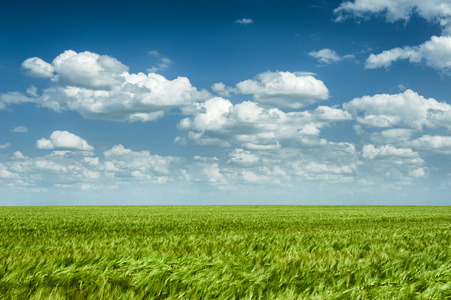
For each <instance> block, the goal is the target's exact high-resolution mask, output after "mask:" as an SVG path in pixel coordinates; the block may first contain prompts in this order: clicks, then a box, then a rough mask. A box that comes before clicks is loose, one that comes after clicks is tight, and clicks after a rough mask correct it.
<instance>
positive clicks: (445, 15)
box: [334, 0, 451, 30]
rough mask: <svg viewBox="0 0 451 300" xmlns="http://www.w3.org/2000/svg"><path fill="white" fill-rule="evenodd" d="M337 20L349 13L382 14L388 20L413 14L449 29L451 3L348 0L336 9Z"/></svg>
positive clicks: (356, 14) (408, 0)
mask: <svg viewBox="0 0 451 300" xmlns="http://www.w3.org/2000/svg"><path fill="white" fill-rule="evenodd" d="M334 12H335V14H337V18H336V21H342V20H343V19H345V18H346V17H347V16H349V15H353V16H357V17H366V16H368V15H369V14H382V15H385V16H386V19H387V21H388V22H395V21H397V20H409V19H410V18H411V16H412V15H413V14H417V15H419V16H420V17H422V18H424V19H426V20H428V21H431V22H438V23H440V25H441V26H442V27H443V28H444V29H445V30H448V29H449V25H451V24H450V20H451V3H450V2H449V0H428V1H424V0H396V1H387V0H355V1H354V2H351V1H346V2H343V3H341V4H340V6H339V7H338V8H336V9H335V10H334Z"/></svg>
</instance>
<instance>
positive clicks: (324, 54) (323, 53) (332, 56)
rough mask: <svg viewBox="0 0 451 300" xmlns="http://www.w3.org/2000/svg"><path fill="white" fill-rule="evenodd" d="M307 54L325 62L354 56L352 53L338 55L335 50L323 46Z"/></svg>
mask: <svg viewBox="0 0 451 300" xmlns="http://www.w3.org/2000/svg"><path fill="white" fill-rule="evenodd" d="M308 55H309V56H311V57H314V58H316V59H317V60H318V61H319V62H322V63H325V64H331V63H335V62H339V61H340V60H343V59H347V58H354V56H353V55H344V56H339V55H338V54H337V52H335V51H334V50H331V49H329V48H324V49H321V50H319V51H311V52H309V53H308Z"/></svg>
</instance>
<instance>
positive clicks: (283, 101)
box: [213, 72, 329, 109]
mask: <svg viewBox="0 0 451 300" xmlns="http://www.w3.org/2000/svg"><path fill="white" fill-rule="evenodd" d="M213 89H214V90H216V91H220V92H228V93H230V92H232V91H233V92H234V93H236V94H251V95H253V98H254V101H255V102H258V103H260V104H264V105H268V106H272V107H279V108H288V109H299V108H302V107H305V106H308V105H311V104H314V103H317V102H319V101H322V100H327V99H328V98H329V90H328V89H327V87H326V85H325V84H324V83H323V82H322V81H321V80H318V79H316V78H315V77H313V76H312V75H306V74H303V73H291V72H264V73H260V74H258V75H257V76H256V77H255V78H254V79H248V80H244V81H241V82H239V83H238V84H237V85H236V87H235V88H227V87H225V86H224V85H222V84H221V83H218V84H215V85H214V86H213Z"/></svg>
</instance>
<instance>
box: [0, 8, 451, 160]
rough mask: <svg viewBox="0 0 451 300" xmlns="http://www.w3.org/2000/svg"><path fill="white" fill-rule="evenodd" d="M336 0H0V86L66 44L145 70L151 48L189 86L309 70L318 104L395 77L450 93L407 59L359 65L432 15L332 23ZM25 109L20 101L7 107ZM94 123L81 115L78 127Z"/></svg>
mask: <svg viewBox="0 0 451 300" xmlns="http://www.w3.org/2000/svg"><path fill="white" fill-rule="evenodd" d="M341 2H342V1H315V0H307V1H293V0H290V1H286V0H283V1H268V0H265V1H253V0H249V1H243V0H241V1H223V0H219V1H199V0H197V1H176V0H170V1H127V2H125V1H75V2H73V1H25V0H18V1H5V2H4V3H2V9H1V11H0V81H1V85H0V92H9V91H16V90H22V91H24V90H25V89H26V88H27V87H29V86H30V85H31V84H34V85H36V86H37V87H40V83H41V84H42V87H46V85H47V80H45V79H44V80H43V79H36V78H29V77H26V76H24V71H23V70H21V68H20V65H21V63H22V62H23V61H24V60H25V59H27V58H29V57H34V56H37V57H40V58H42V59H44V60H45V61H48V62H51V61H52V60H53V59H54V58H55V57H56V56H57V55H59V54H60V53H62V52H63V51H65V50H68V49H71V50H74V51H77V52H82V51H91V52H94V53H99V54H105V55H110V56H112V57H115V58H116V59H118V60H119V61H121V62H122V63H124V64H126V65H127V66H129V67H130V72H133V73H137V72H146V69H148V68H150V67H152V66H153V65H155V64H156V63H157V62H156V59H155V58H154V57H151V56H150V55H149V54H148V51H151V50H158V51H159V52H160V53H161V54H162V55H164V56H165V57H168V58H170V59H171V60H172V61H173V62H174V63H173V64H172V65H171V66H170V67H169V68H168V69H166V70H161V71H159V73H161V74H162V75H164V76H165V77H167V78H168V79H173V78H176V77H177V76H186V77H188V78H189V79H190V81H191V82H192V84H193V85H194V86H196V87H198V88H204V89H207V90H209V88H210V86H211V85H212V84H213V83H215V82H223V83H225V84H227V85H232V86H233V85H234V84H236V83H237V82H239V81H242V80H245V79H248V78H252V77H254V76H255V75H256V74H259V73H261V72H264V71H268V70H269V71H277V70H280V71H290V72H295V71H305V72H314V73H316V74H317V76H316V77H317V78H318V79H320V80H322V81H323V82H324V83H325V84H326V85H327V87H328V88H329V90H330V93H331V98H330V100H329V101H328V103H327V105H335V104H341V103H343V102H346V101H349V100H351V99H353V98H354V97H361V96H363V95H372V94H376V93H396V92H399V89H398V88H397V87H398V85H399V84H403V83H404V82H409V83H410V84H412V85H413V86H414V87H415V91H417V92H419V93H420V94H424V95H427V96H428V97H434V98H436V99H443V98H444V97H445V96H446V95H447V94H448V93H449V92H450V89H444V88H443V81H442V78H441V76H440V74H437V72H435V71H434V70H431V69H429V68H418V67H416V66H412V65H411V64H409V63H407V62H400V63H398V64H400V65H402V67H398V68H397V70H393V71H392V72H387V71H386V70H385V69H377V70H371V71H369V72H362V69H363V62H364V60H365V59H366V58H367V57H368V55H369V50H370V49H371V51H373V52H380V51H382V50H384V49H391V48H394V47H398V46H401V45H400V41H402V45H418V44H421V43H422V42H424V41H426V40H428V39H429V38H430V36H431V35H433V34H439V33H440V27H439V26H438V25H437V24H428V23H427V21H425V20H423V19H420V18H415V17H413V18H412V19H411V20H410V21H409V22H408V23H406V22H402V21H397V22H395V23H388V24H387V23H385V22H384V21H383V18H382V17H380V18H377V17H376V18H371V19H369V20H365V21H361V20H360V21H358V22H355V21H353V20H349V21H346V22H341V23H337V22H334V21H333V18H334V14H333V9H335V8H337V7H338V6H339V4H340V3H341ZM242 18H250V19H253V20H254V23H253V24H249V25H245V26H243V25H239V24H237V23H236V22H235V21H236V20H239V19H242ZM323 48H331V49H334V50H335V51H336V52H337V53H338V54H340V55H345V54H352V55H355V57H356V59H357V60H359V61H360V63H359V64H354V63H348V64H347V65H346V67H345V68H343V64H344V63H345V62H342V63H338V64H333V65H330V66H327V67H325V66H324V65H321V64H318V62H317V61H316V60H315V59H313V58H312V57H309V56H308V55H307V54H308V53H309V52H310V51H313V50H320V49H323ZM406 69H407V70H406ZM400 74H402V76H401V75H400ZM419 74H421V76H418V75H419ZM437 87H439V88H437ZM251 99H252V96H251V95H239V96H233V95H232V96H231V100H232V101H234V102H235V103H236V102H241V101H243V100H251ZM27 108H28V107H27V106H26V105H25V106H24V107H14V110H16V111H17V110H26V109H27ZM32 113H33V114H36V111H35V110H34V109H33V112H32ZM40 113H42V114H44V115H45V117H43V118H41V119H47V120H48V122H50V123H52V124H56V125H57V124H58V123H59V122H60V123H64V126H65V127H66V128H68V129H71V126H70V120H73V122H74V123H75V124H76V126H78V127H80V126H82V124H80V122H79V121H80V119H82V117H81V116H77V114H76V113H73V112H65V113H63V114H62V115H59V114H54V113H52V112H49V111H47V110H41V111H40ZM66 114H70V115H71V117H69V118H67V117H66ZM18 115H20V114H18ZM23 115H27V112H26V111H25V112H24V114H23ZM14 118H17V115H15V116H14ZM37 118H39V117H37ZM16 120H17V119H16ZM68 121H69V122H68ZM165 122H168V124H167V125H168V126H170V127H171V128H170V129H171V130H173V129H174V122H172V121H171V120H168V119H163V120H159V121H158V126H157V127H158V128H159V129H158V130H159V131H158V132H157V133H156V134H158V133H161V128H165ZM18 123H20V122H18ZM102 123H103V121H100V122H99V121H97V120H84V124H85V126H86V128H89V127H93V126H102ZM74 126H75V125H74ZM108 126H110V128H111V126H112V127H114V126H117V129H116V130H126V129H129V130H132V131H136V130H138V131H139V130H140V128H141V127H144V128H145V130H146V134H147V135H149V133H151V132H152V129H155V127H156V126H155V124H154V123H150V124H129V125H128V126H126V127H125V128H124V127H123V126H122V125H118V124H108ZM48 130H49V131H50V130H53V128H52V129H51V128H49V129H48ZM87 131H88V130H87ZM50 132H51V131H50ZM111 132H115V130H111ZM116 132H117V131H116ZM159 135H162V134H159ZM163 135H164V134H163ZM36 137H37V136H36ZM11 138H13V137H11ZM86 138H89V136H87V137H86ZM96 138H99V137H96ZM130 138H131V137H130ZM171 139H172V136H171ZM169 141H170V139H169V137H168V142H169ZM138 146H139V145H138ZM154 147H155V146H154ZM205 150H208V149H201V150H200V151H205ZM184 151H186V149H185V150H184ZM198 151H199V149H198Z"/></svg>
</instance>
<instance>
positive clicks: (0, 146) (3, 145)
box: [0, 143, 11, 150]
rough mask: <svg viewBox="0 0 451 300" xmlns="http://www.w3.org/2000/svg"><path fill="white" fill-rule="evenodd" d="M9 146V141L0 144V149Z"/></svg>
mask: <svg viewBox="0 0 451 300" xmlns="http://www.w3.org/2000/svg"><path fill="white" fill-rule="evenodd" d="M9 147H11V143H6V144H0V150H1V149H6V148H9Z"/></svg>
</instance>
